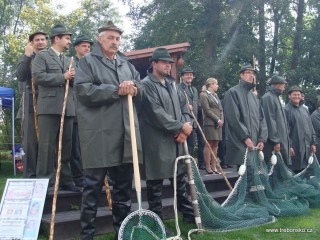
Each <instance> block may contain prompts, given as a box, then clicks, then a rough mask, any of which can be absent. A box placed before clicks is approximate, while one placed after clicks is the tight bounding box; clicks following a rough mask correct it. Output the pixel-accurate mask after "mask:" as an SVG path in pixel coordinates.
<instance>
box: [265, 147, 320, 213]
mask: <svg viewBox="0 0 320 240" xmlns="http://www.w3.org/2000/svg"><path fill="white" fill-rule="evenodd" d="M268 169H270V170H269V172H270V173H269V175H270V177H269V180H270V185H271V187H272V190H273V192H274V193H275V194H277V195H278V196H284V197H286V198H287V199H289V198H294V197H296V198H297V199H299V200H300V202H301V203H303V201H304V202H308V205H309V207H312V208H315V207H320V191H319V190H318V189H316V188H315V187H314V186H313V185H311V184H309V183H308V179H310V176H309V177H308V178H307V174H311V171H312V170H311V169H312V168H311V167H310V166H308V167H307V168H306V169H304V170H303V171H302V172H301V174H297V175H295V174H294V172H292V171H291V170H290V169H289V168H288V167H287V166H286V164H285V163H284V161H283V159H282V157H281V155H280V154H279V153H276V154H274V155H273V156H272V157H271V160H270V161H269V162H268ZM300 175H301V176H300ZM304 205H305V208H306V207H307V206H306V204H304ZM305 213H307V212H305ZM301 214H303V213H301Z"/></svg>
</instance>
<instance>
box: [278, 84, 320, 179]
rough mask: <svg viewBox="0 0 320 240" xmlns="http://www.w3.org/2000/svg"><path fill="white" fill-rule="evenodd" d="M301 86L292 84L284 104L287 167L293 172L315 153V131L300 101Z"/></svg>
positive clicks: (302, 166)
mask: <svg viewBox="0 0 320 240" xmlns="http://www.w3.org/2000/svg"><path fill="white" fill-rule="evenodd" d="M301 94H302V90H301V88H299V87H297V86H292V87H291V88H290V89H289V91H288V95H289V99H290V101H289V102H288V103H287V105H286V106H285V108H284V110H285V113H286V118H287V123H288V129H289V138H290V156H291V159H292V165H289V166H288V167H289V168H290V169H291V170H292V171H294V172H296V173H297V172H300V171H301V170H302V169H304V168H305V167H306V166H307V164H308V159H309V156H310V154H312V153H316V151H317V148H316V133H315V131H314V128H313V125H312V121H311V118H310V115H309V111H308V110H307V109H306V108H305V107H303V105H302V104H303V103H302V102H301Z"/></svg>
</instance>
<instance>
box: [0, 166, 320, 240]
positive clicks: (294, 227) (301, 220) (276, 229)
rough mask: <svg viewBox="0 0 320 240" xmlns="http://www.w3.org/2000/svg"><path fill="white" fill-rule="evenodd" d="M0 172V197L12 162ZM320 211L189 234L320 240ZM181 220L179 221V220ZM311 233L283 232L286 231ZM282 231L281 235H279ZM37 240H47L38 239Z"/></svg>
mask: <svg viewBox="0 0 320 240" xmlns="http://www.w3.org/2000/svg"><path fill="white" fill-rule="evenodd" d="M1 165H2V169H1V171H0V196H2V192H3V188H4V186H5V183H6V179H7V178H14V176H13V166H12V161H6V160H5V161H4V160H2V161H1ZM21 177H22V174H21V173H18V174H17V176H16V178H21ZM319 219H320V209H311V210H310V213H309V214H308V215H306V216H297V217H278V218H277V221H276V222H274V223H272V224H267V225H263V226H260V227H253V228H247V229H243V230H234V231H229V232H206V233H203V234H192V235H191V238H192V240H212V239H216V240H270V239H277V240H317V239H320V237H319V235H320V221H319ZM180 220H181V219H180ZM179 224H180V229H181V233H182V238H183V239H188V231H189V230H191V229H194V228H195V227H196V226H195V225H190V224H183V223H182V222H181V221H179ZM165 225H166V226H167V227H168V228H170V229H171V230H172V231H173V232H175V223H174V220H168V221H165ZM299 229H300V230H302V231H307V230H308V231H312V232H295V233H292V232H291V233H289V232H283V231H285V230H289V231H298V230H299ZM280 231H282V232H280ZM38 239H39V240H47V239H48V238H47V237H45V236H43V235H40V236H39V238H38ZM94 239H95V240H113V239H114V233H109V234H105V235H102V236H97V237H95V238H94Z"/></svg>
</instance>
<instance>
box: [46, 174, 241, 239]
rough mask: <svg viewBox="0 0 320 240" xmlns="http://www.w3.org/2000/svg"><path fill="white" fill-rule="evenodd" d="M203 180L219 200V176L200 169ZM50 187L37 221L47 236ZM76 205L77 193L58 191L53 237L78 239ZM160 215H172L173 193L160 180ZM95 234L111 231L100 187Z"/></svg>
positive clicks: (222, 192)
mask: <svg viewBox="0 0 320 240" xmlns="http://www.w3.org/2000/svg"><path fill="white" fill-rule="evenodd" d="M225 173H226V175H227V178H228V179H229V181H230V183H231V184H232V185H234V183H235V181H236V180H237V178H238V174H237V173H236V172H235V169H234V168H232V169H231V168H230V169H226V171H225ZM201 174H202V179H203V182H204V183H205V185H206V188H207V190H208V192H210V194H211V195H212V196H213V198H214V199H215V200H216V201H217V202H219V203H222V202H223V201H224V200H225V199H226V198H227V196H228V195H229V193H230V191H229V189H228V187H227V185H226V183H225V181H224V179H223V177H222V175H205V171H201ZM111 190H112V187H111ZM52 198H53V190H52V189H49V191H48V195H47V199H46V203H45V206H44V212H43V216H42V221H41V231H42V232H43V233H44V234H45V235H46V236H49V230H50V221H51V206H52ZM142 201H143V202H142V208H143V209H148V203H147V193H146V186H145V182H144V181H142ZM80 205H81V193H73V192H68V191H60V192H59V195H58V200H57V212H56V225H55V237H54V239H64V240H65V239H78V238H79V234H80ZM137 209H138V206H137V201H136V192H135V190H134V189H132V211H135V210H137ZM163 216H164V218H165V219H172V218H174V210H173V193H172V190H171V186H170V182H169V181H168V180H165V181H164V187H163ZM95 225H96V232H95V234H96V235H101V234H105V233H108V232H112V231H113V225H112V212H111V210H109V208H108V207H107V202H106V194H105V190H104V189H103V190H102V191H101V194H100V200H99V208H98V212H97V218H96V222H95Z"/></svg>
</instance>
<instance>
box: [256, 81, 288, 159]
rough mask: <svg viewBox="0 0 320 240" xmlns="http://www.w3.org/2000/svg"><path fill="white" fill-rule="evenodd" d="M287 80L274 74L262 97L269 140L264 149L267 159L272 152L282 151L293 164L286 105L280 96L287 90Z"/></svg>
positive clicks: (283, 155) (284, 156)
mask: <svg viewBox="0 0 320 240" xmlns="http://www.w3.org/2000/svg"><path fill="white" fill-rule="evenodd" d="M286 83H287V82H286V80H285V79H284V78H283V77H282V76H278V75H274V76H272V78H271V79H270V82H269V84H270V86H269V87H268V89H267V92H266V93H265V94H264V95H263V97H262V99H261V105H262V108H263V111H264V114H265V118H266V122H267V127H268V140H267V142H266V144H265V147H264V149H263V153H264V157H265V160H266V161H269V160H270V157H271V156H272V152H273V151H275V152H281V155H282V158H283V160H284V162H285V163H286V164H287V165H291V158H290V157H289V148H290V147H289V142H290V141H289V133H288V125H287V120H286V115H285V112H284V107H283V106H282V104H281V102H280V99H279V97H280V96H281V94H282V93H283V91H284V90H285V86H286Z"/></svg>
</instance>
